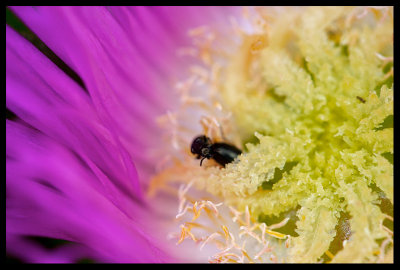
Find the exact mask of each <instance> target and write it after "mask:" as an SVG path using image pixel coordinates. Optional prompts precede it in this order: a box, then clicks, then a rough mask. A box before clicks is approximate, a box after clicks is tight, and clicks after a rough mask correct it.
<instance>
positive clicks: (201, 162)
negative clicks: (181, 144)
mask: <svg viewBox="0 0 400 270" xmlns="http://www.w3.org/2000/svg"><path fill="white" fill-rule="evenodd" d="M204 159H206V157H203V158H202V159H201V161H200V166H201V164H203V160H204Z"/></svg>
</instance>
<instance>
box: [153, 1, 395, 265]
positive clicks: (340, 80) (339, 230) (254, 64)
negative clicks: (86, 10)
mask: <svg viewBox="0 0 400 270" xmlns="http://www.w3.org/2000/svg"><path fill="white" fill-rule="evenodd" d="M249 12H250V13H252V16H248V18H250V17H251V18H255V19H254V21H252V22H251V24H252V27H251V28H252V31H251V32H248V31H244V30H241V29H240V28H238V27H236V28H235V29H234V30H235V32H236V33H238V34H239V37H240V39H241V41H242V42H241V45H240V46H239V49H238V50H236V51H235V53H234V54H232V55H229V56H225V54H224V53H223V51H221V50H218V46H216V47H213V46H212V41H213V40H216V39H219V38H221V39H223V38H225V37H224V36H220V35H218V34H216V33H212V32H211V33H209V32H207V28H204V27H203V28H201V29H197V31H196V29H195V30H193V31H191V35H193V36H194V37H195V39H196V40H197V42H196V44H197V45H198V48H197V52H198V56H199V57H200V61H201V62H202V66H195V67H193V68H192V69H191V72H192V76H191V77H190V78H189V79H188V80H187V81H185V82H181V83H179V84H178V85H177V87H178V90H179V92H180V94H181V101H182V107H180V108H179V109H178V111H177V112H176V113H175V114H172V113H168V114H167V115H166V116H165V117H161V118H160V119H159V122H160V124H164V125H165V126H166V127H168V130H169V134H170V136H171V140H172V142H173V143H172V144H171V145H172V146H173V147H174V149H171V151H168V153H174V152H175V153H179V154H177V155H176V157H174V158H172V157H171V159H170V162H169V164H168V166H165V169H163V170H161V171H160V173H159V174H157V175H156V176H155V177H154V179H153V181H152V183H151V186H150V189H149V192H150V193H154V192H155V191H156V190H157V189H162V188H164V189H169V190H170V191H171V190H173V189H174V188H172V189H171V185H173V184H174V183H185V184H184V185H180V188H178V191H176V189H177V188H176V187H175V191H176V192H175V193H176V194H177V195H178V198H179V209H178V215H177V217H176V218H177V219H178V221H180V233H178V234H172V235H171V236H172V237H176V239H177V242H178V243H182V242H183V241H184V240H186V239H191V240H193V241H194V242H196V243H199V244H200V249H202V248H203V247H205V246H208V245H210V244H211V243H213V244H214V245H215V246H216V247H217V248H218V249H219V251H218V252H217V253H216V254H215V255H214V256H212V257H211V258H210V261H211V262H234V261H235V262H259V261H265V262H275V261H279V262H284V261H285V262H318V261H320V262H328V261H332V262H371V261H374V262H378V261H385V260H390V258H391V257H390V256H391V255H390V254H391V252H392V248H393V245H392V243H393V232H392V230H391V229H390V228H388V227H391V225H390V220H391V219H393V218H392V213H391V210H390V209H393V182H392V181H393V162H391V160H390V157H391V156H392V155H393V124H392V123H393V122H391V123H390V121H391V120H390V119H393V88H392V87H393V69H392V67H391V66H390V64H388V63H390V62H391V61H393V59H392V55H393V52H392V50H393V21H391V20H390V18H392V9H390V8H386V9H381V8H379V9H378V8H350V7H323V8H322V7H312V8H307V9H297V8H289V9H280V8H278V9H272V8H256V9H255V10H246V12H245V15H246V14H247V15H248V14H249ZM247 15H246V16H247ZM377 37H379V38H377ZM191 51H193V50H191ZM195 51H196V50H195ZM221 59H222V60H221ZM195 117H198V119H199V123H200V126H201V127H202V129H203V130H202V133H204V134H205V135H206V136H208V137H210V138H212V139H213V140H214V141H224V142H229V143H232V144H234V145H236V146H237V147H239V148H241V149H243V154H242V155H240V156H239V157H238V162H233V163H229V164H227V165H226V166H225V168H221V167H220V166H218V164H217V163H215V162H213V161H212V160H210V161H209V162H207V163H205V164H203V166H202V167H200V166H199V165H198V162H196V160H195V159H194V157H193V156H192V155H191V153H190V151H189V148H190V141H191V140H192V139H193V138H194V137H195V136H196V135H198V134H196V131H198V129H197V128H196V127H193V125H189V124H191V123H193V118H195ZM199 191H203V192H204V191H205V192H206V194H208V196H212V197H213V198H214V199H213V200H210V199H207V198H205V197H204V195H201V196H200V195H199ZM172 192H173V191H172ZM189 194H190V196H189ZM379 200H380V203H379ZM216 201H218V202H219V203H216ZM383 202H388V205H386V206H384V203H383ZM291 212H294V213H295V214H294V215H286V214H284V213H291ZM343 216H345V217H346V219H345V220H344V219H342V218H341V217H343ZM274 217H279V218H280V220H277V221H276V220H274ZM273 221H276V222H273ZM388 222H389V224H388ZM391 222H392V220H391ZM271 224H273V225H271ZM343 224H344V225H343ZM349 232H351V233H349ZM341 236H343V237H341Z"/></svg>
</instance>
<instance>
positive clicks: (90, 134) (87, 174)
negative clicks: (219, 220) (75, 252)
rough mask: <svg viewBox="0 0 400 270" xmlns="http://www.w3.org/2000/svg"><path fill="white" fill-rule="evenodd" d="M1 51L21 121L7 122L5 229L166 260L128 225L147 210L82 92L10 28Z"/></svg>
mask: <svg viewBox="0 0 400 270" xmlns="http://www.w3.org/2000/svg"><path fill="white" fill-rule="evenodd" d="M6 58H7V64H6V83H7V91H6V100H7V101H6V103H7V107H8V108H10V109H11V110H12V111H13V112H15V113H16V115H17V116H18V117H20V118H21V119H22V120H23V121H24V123H26V124H24V123H23V122H21V123H18V122H11V121H8V120H7V123H6V142H7V143H6V146H7V147H6V156H7V160H6V169H7V175H6V179H7V191H6V193H7V228H6V232H7V235H9V236H10V237H13V235H21V234H23V235H40V236H46V237H54V238H60V239H67V240H70V241H75V242H78V243H83V244H85V245H88V246H90V247H91V248H93V249H95V250H96V252H97V254H100V255H101V257H102V258H103V260H104V261H115V262H134V261H142V262H146V261H147V262H149V261H164V260H166V259H167V257H166V256H165V255H163V253H162V252H160V251H159V250H158V248H156V247H155V244H154V243H152V240H150V238H149V237H150V236H149V235H148V234H144V233H143V232H142V231H141V229H140V226H139V225H138V226H135V224H139V222H142V221H141V218H143V217H144V215H145V211H146V210H145V206H144V205H142V203H140V202H137V201H136V200H137V199H135V197H136V198H140V197H138V196H139V195H140V190H138V187H137V184H136V187H135V184H134V183H137V182H138V179H137V175H136V173H135V171H134V167H133V164H132V163H131V161H130V159H129V156H127V155H126V152H124V151H125V150H124V148H123V147H122V146H121V145H118V144H116V143H115V141H114V142H113V137H112V136H110V135H107V134H108V131H107V128H106V127H104V126H103V125H102V122H101V121H100V120H99V119H98V117H97V116H96V111H95V110H94V108H93V105H92V104H91V103H90V101H89V99H88V98H87V96H85V94H84V92H83V91H82V90H81V89H79V86H77V85H76V84H75V83H74V82H73V81H72V80H71V79H69V78H68V77H66V76H65V75H64V74H63V73H62V72H61V71H59V70H58V69H57V68H56V66H55V65H54V64H52V63H51V62H50V61H49V60H48V59H46V58H45V57H44V56H43V55H41V53H40V52H38V51H37V50H36V49H35V48H33V46H32V45H30V44H29V43H28V42H27V41H25V40H24V39H22V38H21V37H20V36H19V35H17V34H16V33H15V32H14V31H13V30H12V29H9V28H7V44H6ZM31 63H32V64H34V68H33V66H31ZM65 89H68V91H65ZM26 125H29V126H32V127H34V128H30V127H26ZM124 153H125V157H124ZM127 164H128V165H129V167H128V166H127Z"/></svg>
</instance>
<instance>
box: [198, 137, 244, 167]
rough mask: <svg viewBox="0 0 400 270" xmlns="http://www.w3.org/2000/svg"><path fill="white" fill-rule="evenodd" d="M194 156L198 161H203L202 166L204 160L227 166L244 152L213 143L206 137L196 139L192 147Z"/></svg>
mask: <svg viewBox="0 0 400 270" xmlns="http://www.w3.org/2000/svg"><path fill="white" fill-rule="evenodd" d="M191 151H192V153H193V154H195V155H197V159H200V158H202V159H201V161H200V166H201V164H202V163H203V160H204V159H206V158H207V159H210V158H212V159H214V160H215V161H216V162H218V163H219V164H221V165H222V166H225V165H226V164H228V163H230V162H232V161H233V160H234V159H235V158H236V157H237V156H238V155H240V154H241V153H242V151H241V150H240V149H238V148H236V147H235V146H233V145H230V144H227V143H212V142H211V139H210V138H208V137H207V136H205V135H201V136H198V137H196V138H195V139H194V140H193V142H192V146H191Z"/></svg>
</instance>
